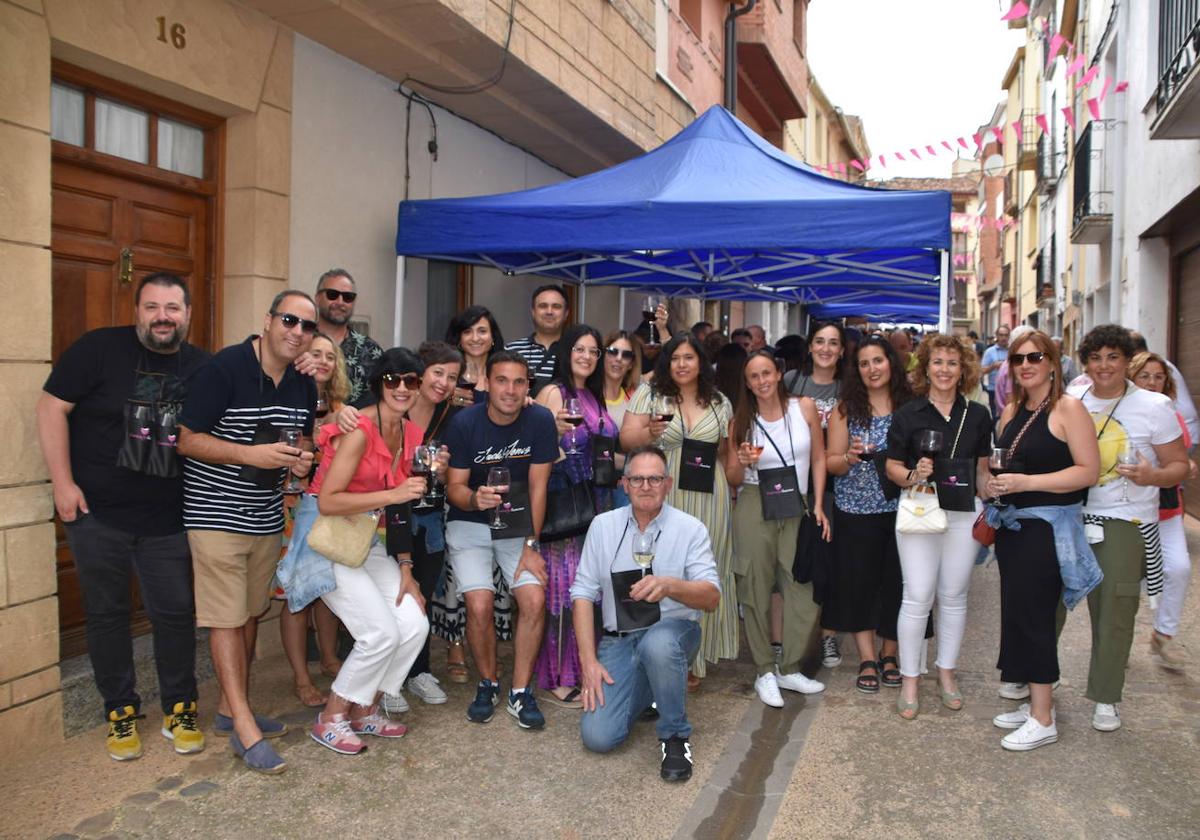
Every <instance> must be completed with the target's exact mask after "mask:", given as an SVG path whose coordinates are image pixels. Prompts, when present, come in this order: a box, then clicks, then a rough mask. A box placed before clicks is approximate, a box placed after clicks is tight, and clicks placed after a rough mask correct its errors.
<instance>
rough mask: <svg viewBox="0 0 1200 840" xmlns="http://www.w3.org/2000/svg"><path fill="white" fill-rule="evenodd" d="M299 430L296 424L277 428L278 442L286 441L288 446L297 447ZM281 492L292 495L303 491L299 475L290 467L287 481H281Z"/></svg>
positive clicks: (298, 445) (298, 446)
mask: <svg viewBox="0 0 1200 840" xmlns="http://www.w3.org/2000/svg"><path fill="white" fill-rule="evenodd" d="M301 431H302V430H301V429H300V428H298V427H296V426H285V427H284V428H282V429H280V430H279V442H280V443H286V444H287V445H288V446H291V447H294V448H296V449H299V448H300V433H301ZM283 492H284V493H285V494H286V495H289V496H294V495H296V494H297V493H303V492H304V485H303V484H301V483H300V478H299V476H297V475H296V474H295V473H294V472H292V471H291V470H290V469H289V470H288V471H287V481H285V482H284V483H283Z"/></svg>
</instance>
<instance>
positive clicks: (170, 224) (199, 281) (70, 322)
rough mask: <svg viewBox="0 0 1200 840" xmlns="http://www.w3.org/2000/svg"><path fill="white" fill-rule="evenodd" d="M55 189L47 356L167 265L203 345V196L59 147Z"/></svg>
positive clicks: (73, 607) (63, 568) (125, 314)
mask: <svg viewBox="0 0 1200 840" xmlns="http://www.w3.org/2000/svg"><path fill="white" fill-rule="evenodd" d="M52 198H53V209H52V230H51V248H52V257H51V266H52V268H51V273H52V284H53V335H52V353H53V360H54V361H57V360H58V357H59V356H60V355H61V354H62V352H63V350H64V349H66V348H67V347H68V346H70V345H71V344H72V343H73V342H74V341H75V340H76V339H77V338H79V336H81V335H82V334H83V333H84V332H86V331H88V330H92V329H96V328H97V327H105V326H114V325H123V324H132V323H133V320H134V303H133V296H134V290H135V289H136V288H137V282H138V280H140V279H141V278H142V277H144V276H146V275H147V274H151V273H153V272H156V271H169V272H171V273H173V274H177V275H179V276H180V277H182V278H183V279H184V280H185V281H187V283H188V286H189V289H190V290H191V295H192V319H191V331H190V334H189V340H190V341H191V342H192V343H193V344H197V345H199V346H202V347H208V348H210V345H211V343H212V336H213V332H214V325H213V323H212V317H211V312H212V305H211V296H212V289H211V287H210V283H209V279H208V278H209V262H210V243H211V235H210V234H211V223H212V219H211V209H210V208H211V200H210V199H209V198H208V197H206V196H204V195H201V194H198V193H196V192H191V191H188V190H185V189H181V188H175V187H170V186H163V185H160V184H152V183H147V182H145V181H142V180H139V179H137V178H134V177H130V176H128V175H126V174H119V173H117V172H111V171H109V172H106V171H104V170H103V168H102V167H97V166H96V165H94V164H83V163H79V162H75V161H67V160H63V159H61V158H59V157H57V156H56V158H55V160H54V162H53V167H52ZM210 349H211V348H210ZM56 536H57V544H56V558H57V563H58V593H59V624H60V629H61V639H62V643H61V647H62V655H63V657H64V658H65V657H67V656H72V655H75V654H78V653H81V652H83V651H84V650H85V639H84V615H83V602H82V599H81V595H80V591H79V582H78V578H77V576H76V574H75V563H74V559H73V558H72V557H71V552H70V550H69V549H68V547H67V544H66V540H65V537H64V535H63V531H62V527H61V524H59V525H57V526H56ZM134 599H135V601H134V603H135V607H136V610H137V612H136V613H135V615H134V632H135V633H142V632H146V631H147V630H148V627H149V625H148V621H147V619H146V617H145V614H144V612H143V611H142V609H141V604H140V602H139V601H138V598H137V593H136V587H135V592H134Z"/></svg>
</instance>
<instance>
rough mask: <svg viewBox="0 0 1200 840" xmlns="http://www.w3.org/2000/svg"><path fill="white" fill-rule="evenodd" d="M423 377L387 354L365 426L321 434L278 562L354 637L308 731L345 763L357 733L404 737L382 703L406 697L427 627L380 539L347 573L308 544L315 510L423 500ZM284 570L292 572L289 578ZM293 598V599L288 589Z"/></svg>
mask: <svg viewBox="0 0 1200 840" xmlns="http://www.w3.org/2000/svg"><path fill="white" fill-rule="evenodd" d="M424 369H425V366H424V364H423V363H422V362H421V360H420V359H419V358H418V357H417V356H416V355H415V354H414V353H412V351H410V350H406V349H404V348H402V347H397V348H393V349H391V350H388V351H387V352H385V353H384V354H383V355H382V356H380V358H379V360H378V361H377V362H376V363H375V368H374V369H373V370H372V372H371V376H370V379H369V384H370V389H371V393H372V394H373V395H374V396H375V398H376V400H377V402H376V403H375V404H374V405H373V406H370V407H369V408H366V409H364V410H363V411H362V412H361V413H360V414H359V417H358V428H356V429H355V430H354V431H352V432H350V433H349V434H343V433H342V431H341V430H340V429H339V428H338V426H337V425H336V424H334V423H329V424H326V425H325V426H322V427H321V429H320V432H319V434H318V439H317V444H318V446H319V447H320V448H321V449H322V450H324V451H325V457H324V458H322V460H321V466H320V469H318V471H317V474H316V476H314V478H313V480H312V484H311V485H310V486H309V489H308V492H307V493H306V494H305V495H304V498H303V499H302V500H301V502H300V507H299V509H298V510H297V513H296V528H295V532H294V533H293V535H292V542H291V545H290V546H289V547H288V556H287V557H286V558H284V561H283V563H282V564H281V569H280V571H281V577H285V583H286V581H287V580H291V579H293V574H292V573H293V572H294V573H296V574H295V575H294V577H295V578H296V579H300V580H304V581H305V582H306V583H307V584H309V591H312V590H313V589H317V590H319V594H320V597H321V599H322V600H323V601H324V602H325V603H326V605H327V606H328V607H329V608H330V609H331V610H332V611H333V614H334V615H336V616H337V617H338V618H340V619H341V620H342V623H343V624H345V625H346V629H347V630H349V631H350V635H351V636H353V637H354V649H353V650H352V651H351V652H350V655H349V656H348V657H347V658H346V661H345V662H344V663H342V669H341V670H340V671H339V672H338V675H337V678H336V679H334V681H333V686H332V689H331V692H330V695H329V700H328V702H327V703H326V704H325V710H324V711H323V712H322V713H321V714H320V715H318V716H317V721H316V723H314V724H313V727H312V730H311V732H310V734H311V736H312V738H313V740H315V741H316V742H317V743H319V744H321V745H322V746H325V747H328V748H329V749H331V750H333V751H334V752H338V753H342V754H344V755H356V754H358V753H360V752H362V751H363V749H365V747H366V745H365V744H364V743H363V741H362V739H361V738H360V737H359V736H360V735H374V736H378V737H383V738H400V737H402V736H403V735H404V734H405V733H406V732H407V728H406V727H405V726H403V725H402V724H398V723H393V722H392V721H390V720H388V719H387V717H385V716H384V715H383V714H381V713H380V711H379V705H378V704H379V701H380V700H381V699H382V696H383V695H384V694H385V693H387V694H398V693H399V692H400V687H401V686H402V685H403V684H404V679H405V677H406V676H407V675H408V671H409V668H411V667H412V663H413V662H414V661H415V660H416V658H417V655H418V654H419V653H420V651H421V648H422V646H423V645H424V644H425V638H426V636H428V634H429V620H428V619H427V618H426V617H425V603H424V599H423V598H422V596H421V589H420V586H419V584H418V583H417V580H416V577H415V576H414V575H413V570H412V558H411V556H409V555H400V556H398V557H389V556H388V554H387V551H386V549H385V547H384V545H383V544H382V543H381V542H380V540H379V538H378V536H375V537H374V538H372V540H371V546H370V549H369V551H368V553H367V557H366V560H365V561H364V562H363V563H362V565H360V566H349V565H343V564H341V563H333V562H330V561H329V560H327V559H325V558H324V557H323V556H322V555H321V554H319V553H318V552H317V551H316V550H315V549H313V548H312V547H311V546H309V545H308V537H309V534H310V532H311V531H312V528H313V525H314V523H315V522H316V520H317V515H318V512H319V513H320V515H322V516H326V517H355V516H358V515H360V514H364V513H369V512H372V511H377V510H379V509H381V508H385V507H387V506H388V505H403V504H406V503H408V502H412V501H415V500H416V499H418V498H419V497H420V496H422V495H423V494H424V493H425V490H426V482H425V479H424V478H421V477H417V476H411V477H410V471H411V463H412V454H413V449H414V448H415V447H417V446H419V445H420V444H421V439H422V437H423V430H422V429H421V428H420V427H419V426H417V425H416V424H415V423H413V422H411V421H409V420H408V419H407V415H408V412H409V411H410V410H411V409H412V407H413V404H414V403H415V402H416V398H417V391H418V388H419V387H420V384H421V374H422V373H423V372H424ZM322 561H324V562H322ZM284 567H287V568H288V569H289V573H288V574H287V575H286V576H285V574H284ZM289 595H294V593H293V592H292V591H291V589H290V588H289Z"/></svg>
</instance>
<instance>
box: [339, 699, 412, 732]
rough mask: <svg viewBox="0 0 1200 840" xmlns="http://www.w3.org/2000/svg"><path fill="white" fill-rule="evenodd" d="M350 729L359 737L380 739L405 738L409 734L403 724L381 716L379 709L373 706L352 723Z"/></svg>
mask: <svg viewBox="0 0 1200 840" xmlns="http://www.w3.org/2000/svg"><path fill="white" fill-rule="evenodd" d="M350 728H351V729H353V730H354V732H355V734H357V735H374V736H376V737H378V738H403V737H404V736H405V735H406V734H407V733H408V727H407V726H405V725H404V724H403V723H396V722H395V721H394V720H391V719H389V718H387V717H386V716H384V715H381V714H379V707H378V706H372V707H371V708H370V710H369V711H368V712H367V713H366V714H365V715H363V716H362V717H360V718H356V719H354V720H352V721H350Z"/></svg>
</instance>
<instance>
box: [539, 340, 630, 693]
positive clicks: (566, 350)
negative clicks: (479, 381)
mask: <svg viewBox="0 0 1200 840" xmlns="http://www.w3.org/2000/svg"><path fill="white" fill-rule="evenodd" d="M559 348H560V349H559V353H558V370H557V372H556V374H555V377H554V379H553V380H552V381H551V382H550V384H549V385H547V386H546V387H545V388H542V390H541V391H539V392H538V396H537V401H538V403H540V404H541V405H544V406H545V407H546V408H548V409H550V411H551V413H553V414H554V420H555V423H556V424H557V426H558V434H559V438H560V440H559V448H560V451H561V452H562V453H563V457H562V458H561V459H559V461H557V462H556V463H555V464H554V466H553V467H552V468H551V471H550V483H549V485H547V488H546V494H547V496H552V495H554V494H556V493H561V492H563V491H564V490H568V489H569V488H570V486H571V485H572V484H579V483H581V482H585V481H590V480H591V479H592V437H593V436H594V435H598V434H604V435H607V436H609V437H612V436H614V434H615V433H614V431H613V430H614V429H615V428H616V425H615V424H614V423H613V419H612V417H610V416H609V415H608V412H607V411H606V410H605V408H604V366H603V365H601V364H600V357H601V356H602V355H603V353H602V352H601V341H600V333H599V332H598V331H597V330H596V329H595V328H594V327H590V326H588V325H587V324H574V325H572V326H570V327H568V328H567V331H566V332H565V333H564V334H563V337H562V339H561V344H560V345H559ZM568 400H575V401H576V405H577V407H578V409H579V410H578V413H576V412H574V411H570V410H568V408H569V406H568ZM581 418H582V419H581ZM572 420H575V421H577V423H572V422H571V421H572ZM580 420H581V422H579V421H580ZM595 502H596V510H597V511H601V512H602V511H605V510H608V509H609V507H611V505H612V493H611V492H610V491H609V490H607V489H602V490H597V491H596V493H595ZM583 538H584V535H583V534H580V535H578V536H574V537H567V538H565V539H559V540H545V541H543V542H542V557H543V558H544V559H545V561H546V575H547V578H548V580H547V583H546V610H547V612H549V613H550V620H549V621H547V622H546V633H545V638H544V639H543V640H542V646H541V651H540V652H539V653H538V662H537V669H536V670H537V674H538V684H539V685H540V686H541V688H542V689H543V690H544V691H548V692H549V696H550V697H551V698H553V699H552V700H551V702H555V701H557V702H558V704H560V705H564V706H568V707H570V708H576V709H577V708H582V707H583V703H582V701H580V699H579V680H580V665H579V647H578V645H577V644H576V641H575V628H574V626H573V624H572V622H571V620H570V618H569V617H567V615H566V612H567V610H569V609H570V607H571V584H572V583H574V582H575V571H576V570H577V569H578V568H579V558H580V556H581V554H582V553H583Z"/></svg>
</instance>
